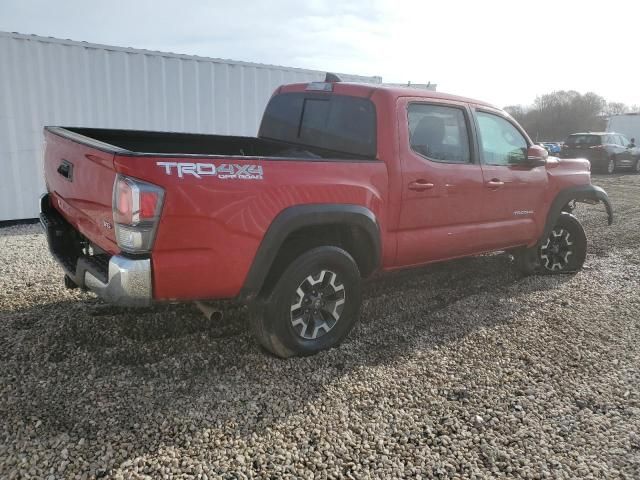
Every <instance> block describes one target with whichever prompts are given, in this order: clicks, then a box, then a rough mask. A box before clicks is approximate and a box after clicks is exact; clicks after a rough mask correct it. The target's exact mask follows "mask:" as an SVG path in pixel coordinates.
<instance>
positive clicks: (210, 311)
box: [196, 301, 222, 321]
mask: <svg viewBox="0 0 640 480" xmlns="http://www.w3.org/2000/svg"><path fill="white" fill-rule="evenodd" d="M196 307H198V310H200V311H201V312H202V313H203V314H204V316H205V317H206V318H207V320H212V321H220V320H222V311H221V310H219V309H217V308H214V307H212V306H211V305H207V304H206V303H204V302H200V301H198V302H196Z"/></svg>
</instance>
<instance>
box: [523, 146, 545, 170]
mask: <svg viewBox="0 0 640 480" xmlns="http://www.w3.org/2000/svg"><path fill="white" fill-rule="evenodd" d="M548 157H549V152H547V151H546V150H545V149H544V148H542V147H541V146H539V145H531V146H530V147H529V148H528V149H527V160H526V162H525V164H526V165H527V166H529V167H532V168H533V167H541V166H543V165H546V163H547V158H548Z"/></svg>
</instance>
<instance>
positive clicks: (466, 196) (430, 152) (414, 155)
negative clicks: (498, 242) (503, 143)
mask: <svg viewBox="0 0 640 480" xmlns="http://www.w3.org/2000/svg"><path fill="white" fill-rule="evenodd" d="M397 112H398V114H397V118H398V124H399V129H398V132H399V138H398V140H399V155H400V160H401V165H402V205H401V209H400V219H399V222H398V232H397V238H398V254H397V259H396V265H397V266H408V265H418V264H422V263H427V262H431V261H435V260H443V259H447V258H453V257H457V256H462V255H467V254H470V253H475V251H476V247H477V243H476V242H475V241H474V238H473V237H474V234H475V228H474V226H475V225H476V224H477V223H478V222H480V221H481V220H482V219H481V217H480V210H479V208H478V198H479V196H480V195H481V194H482V190H483V189H484V186H483V177H482V170H481V168H480V164H479V162H478V159H477V158H476V154H475V149H474V148H472V145H473V140H474V139H473V137H472V134H473V131H472V129H471V128H470V127H471V122H472V120H471V118H470V111H469V109H468V107H467V106H466V105H465V104H464V103H459V102H449V101H447V102H443V101H438V100H436V99H433V100H432V99H429V100H428V101H425V99H424V98H416V99H410V98H401V99H399V100H398V110H397Z"/></svg>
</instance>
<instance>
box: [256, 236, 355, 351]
mask: <svg viewBox="0 0 640 480" xmlns="http://www.w3.org/2000/svg"><path fill="white" fill-rule="evenodd" d="M360 303H361V278H360V271H359V270H358V266H357V264H356V262H355V261H354V259H353V258H352V257H351V255H349V253H347V252H346V251H345V250H343V249H341V248H338V247H332V246H325V247H318V248H314V249H312V250H309V251H308V252H306V253H304V254H302V255H300V256H299V257H298V258H296V259H295V260H294V261H293V262H292V263H291V264H290V265H289V266H288V267H287V268H286V269H285V271H284V272H283V273H282V275H281V276H280V278H279V279H278V280H277V281H276V283H275V285H274V287H273V288H272V289H271V291H270V292H269V293H267V294H265V295H262V296H261V298H260V299H259V300H258V302H256V304H255V305H254V306H253V308H252V314H251V324H252V329H253V332H254V335H255V336H256V338H257V340H258V341H259V342H260V344H261V345H262V346H263V347H264V348H266V349H267V350H269V351H270V352H271V353H273V354H274V355H277V356H279V357H283V358H286V357H291V356H296V355H313V354H314V353H317V352H319V351H321V350H325V349H328V348H332V347H335V346H337V345H339V344H340V342H342V341H343V340H344V339H345V337H346V336H347V335H348V334H349V332H350V331H351V329H352V328H353V326H354V325H355V323H356V321H357V319H358V314H359V311H360Z"/></svg>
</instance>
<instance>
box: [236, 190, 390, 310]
mask: <svg viewBox="0 0 640 480" xmlns="http://www.w3.org/2000/svg"><path fill="white" fill-rule="evenodd" d="M329 224H344V225H353V226H357V227H361V228H362V229H363V230H364V231H365V232H366V233H367V235H368V237H369V239H370V241H371V245H372V247H373V250H374V259H373V261H374V269H373V270H376V269H378V268H379V266H380V262H381V258H382V251H381V250H382V249H381V241H380V227H379V225H378V222H377V220H376V216H375V215H374V214H373V212H372V211H371V210H369V209H368V208H366V207H363V206H360V205H351V204H324V203H323V204H309V205H296V206H293V207H288V208H286V209H284V210H283V211H282V212H280V213H279V214H278V215H277V216H276V217H275V219H274V220H273V222H271V225H269V228H268V229H267V231H266V232H265V235H264V237H263V238H262V242H261V243H260V246H259V247H258V250H257V252H256V255H255V257H254V259H253V263H252V264H251V268H250V269H249V272H248V273H247V277H246V279H245V281H244V285H243V287H242V289H241V291H240V294H239V299H240V300H242V301H250V300H252V299H254V298H255V297H256V296H257V295H258V294H259V293H260V290H261V289H262V286H263V284H264V281H265V279H266V278H267V275H268V273H269V270H270V269H271V267H272V265H273V262H274V260H275V258H276V256H277V255H278V252H279V251H280V247H281V246H282V245H283V243H284V241H285V240H286V238H287V237H288V236H289V235H290V234H291V233H293V232H295V231H296V230H299V229H301V228H304V227H310V226H318V225H329Z"/></svg>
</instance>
